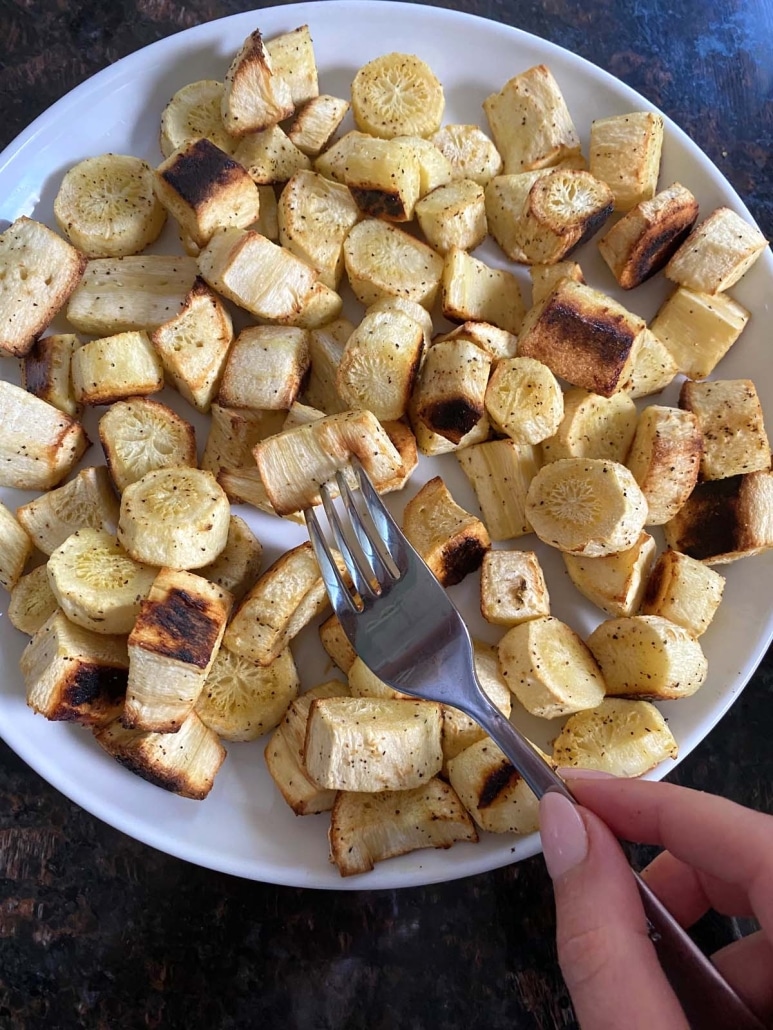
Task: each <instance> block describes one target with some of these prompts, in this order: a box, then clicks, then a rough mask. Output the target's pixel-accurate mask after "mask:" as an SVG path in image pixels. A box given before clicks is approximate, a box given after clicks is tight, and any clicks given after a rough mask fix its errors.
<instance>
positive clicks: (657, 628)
mask: <svg viewBox="0 0 773 1030" xmlns="http://www.w3.org/2000/svg"><path fill="white" fill-rule="evenodd" d="M588 647H589V648H590V650H591V652H592V653H593V657H594V658H595V659H596V661H597V662H598V664H599V667H600V668H601V672H602V675H603V677H604V682H605V683H606V692H607V694H608V695H609V696H611V697H637V698H641V699H643V700H649V701H666V700H673V699H674V698H678V697H689V696H690V695H691V694H694V693H695V691H696V690H697V689H698V688H699V687H700V686H701V684H702V683H703V681H704V680H705V679H706V673H707V671H708V663H707V661H706V656H705V655H704V653H703V650H702V649H701V646H700V644H699V643H698V641H697V640H696V639H695V638H694V637H693V636H692V635H691V634H690V633H688V631H687V630H686V629H685V628H684V627H683V626H678V625H677V624H676V623H675V622H671V621H670V620H669V619H664V618H662V617H661V616H659V615H632V616H629V617H623V618H619V619H608V620H607V621H605V622H602V623H600V624H599V625H598V626H597V627H596V628H595V629H594V631H593V632H592V633H591V635H590V636H589V637H588Z"/></svg>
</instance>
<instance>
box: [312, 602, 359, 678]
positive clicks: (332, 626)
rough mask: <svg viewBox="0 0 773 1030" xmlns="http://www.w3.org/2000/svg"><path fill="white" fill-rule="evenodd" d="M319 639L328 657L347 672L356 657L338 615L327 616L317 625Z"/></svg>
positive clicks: (342, 670)
mask: <svg viewBox="0 0 773 1030" xmlns="http://www.w3.org/2000/svg"><path fill="white" fill-rule="evenodd" d="M319 640H320V643H321V644H322V646H323V647H324V649H325V651H326V652H327V654H328V656H329V657H330V659H331V660H332V661H333V662H334V663H335V665H337V666H338V668H339V669H340V670H341V672H343V673H344V674H347V673H348V672H349V670H350V669H351V667H352V665H353V664H354V662H355V659H356V658H357V652H356V651H355V650H354V648H353V647H352V645H351V644H350V643H349V638H348V637H347V635H346V634H345V633H344V629H343V626H342V625H341V623H340V621H339V619H338V616H337V615H335V614H333V615H331V616H329V617H328V618H327V619H325V621H324V622H323V623H322V624H321V625H320V627H319Z"/></svg>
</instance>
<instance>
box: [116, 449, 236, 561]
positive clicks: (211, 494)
mask: <svg viewBox="0 0 773 1030" xmlns="http://www.w3.org/2000/svg"><path fill="white" fill-rule="evenodd" d="M230 524H231V506H230V505H229V503H228V498H227V497H226V495H225V492H224V491H223V489H222V487H220V486H218V484H217V482H216V481H215V477H214V476H213V475H212V473H211V472H206V471H204V470H202V469H195V468H186V467H184V466H179V467H177V468H161V469H153V470H152V471H150V472H146V473H145V475H144V476H143V477H142V479H138V480H137V481H136V482H135V483H130V484H129V486H127V487H126V489H125V490H124V492H123V496H122V497H121V512H120V516H119V519H118V539H119V541H120V542H121V544H122V545H123V546H124V547H125V549H126V550H127V551H128V553H129V554H130V555H131V556H132V557H133V558H134V559H135V560H136V561H141V562H147V564H148V565H157V566H169V567H170V568H172V569H199V568H202V566H204V565H209V564H211V562H213V561H214V560H215V559H216V558H217V557H218V555H219V554H220V552H221V551H222V550H223V548H224V547H225V545H226V542H227V540H228V530H229V527H230Z"/></svg>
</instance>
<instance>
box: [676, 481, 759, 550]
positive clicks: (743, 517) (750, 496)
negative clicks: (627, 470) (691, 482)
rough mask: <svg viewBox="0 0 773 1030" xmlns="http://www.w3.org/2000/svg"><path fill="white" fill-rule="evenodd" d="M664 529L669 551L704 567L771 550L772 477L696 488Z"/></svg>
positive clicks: (711, 484)
mask: <svg viewBox="0 0 773 1030" xmlns="http://www.w3.org/2000/svg"><path fill="white" fill-rule="evenodd" d="M663 529H664V532H665V537H666V543H667V544H668V546H669V547H673V549H674V550H675V551H683V552H684V553H685V554H689V555H690V557H691V558H697V559H698V560H699V561H704V562H706V564H707V565H721V564H724V563H725V562H731V561H735V560H736V559H737V558H746V557H748V556H750V555H752V554H759V553H760V552H761V551H767V550H768V549H769V548H771V547H773V475H771V473H770V472H750V473H749V474H748V475H746V476H730V477H729V478H728V479H713V480H710V481H708V482H706V483H698V485H697V486H696V487H695V489H694V490H693V492H692V493H691V494H690V496H689V497H688V498H687V500H686V501H685V503H684V504H683V505H682V507H681V508H680V509H679V511H678V512H677V513H676V515H675V516H674V517H673V518H672V519H671V520H670V522H667V523H666V524H665V526H664V527H663Z"/></svg>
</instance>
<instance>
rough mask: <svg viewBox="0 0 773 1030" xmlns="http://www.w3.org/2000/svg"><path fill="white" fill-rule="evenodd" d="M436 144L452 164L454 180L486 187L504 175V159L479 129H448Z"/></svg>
mask: <svg viewBox="0 0 773 1030" xmlns="http://www.w3.org/2000/svg"><path fill="white" fill-rule="evenodd" d="M432 143H433V144H434V145H435V146H436V147H437V149H438V150H439V151H440V153H441V154H442V155H443V156H444V157H445V158H446V160H447V161H448V162H449V163H450V166H451V172H452V175H453V178H454V179H455V180H456V179H472V181H473V182H477V183H478V185H480V186H486V185H487V184H488V183H489V182H491V180H492V179H493V178H494V176H495V175H499V173H500V172H501V171H502V166H503V163H504V162H503V161H502V155H501V154H500V153H499V151H498V150H497V148H496V147H495V146H494V143H493V141H492V140H490V139H489V137H488V136H487V135H486V133H485V132H484V131H483V130H482V129H481V128H479V127H478V126H477V125H460V124H452V125H444V126H443V128H442V129H439V130H438V131H437V132H436V133H435V135H434V136H433V137H432Z"/></svg>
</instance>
